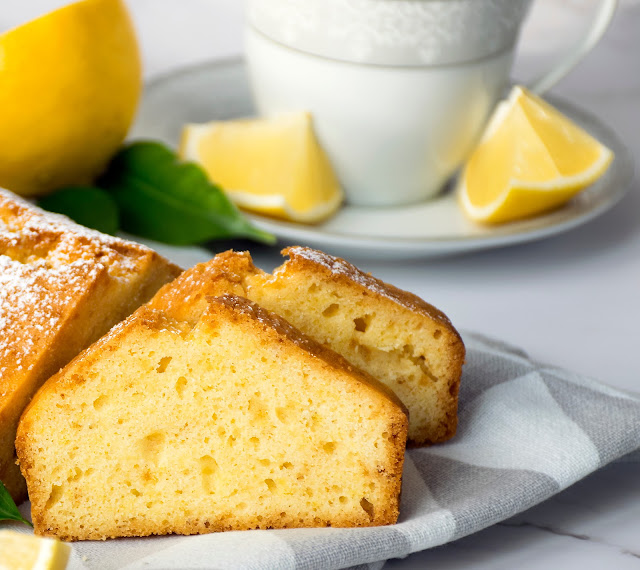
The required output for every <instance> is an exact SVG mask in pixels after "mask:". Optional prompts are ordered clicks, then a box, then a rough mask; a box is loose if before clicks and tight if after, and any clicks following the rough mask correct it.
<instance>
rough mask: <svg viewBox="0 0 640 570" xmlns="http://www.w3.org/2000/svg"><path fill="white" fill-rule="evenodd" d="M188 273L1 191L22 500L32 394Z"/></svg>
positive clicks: (1, 468) (7, 409)
mask: <svg viewBox="0 0 640 570" xmlns="http://www.w3.org/2000/svg"><path fill="white" fill-rule="evenodd" d="M180 271H181V270H180V268H178V267H176V266H175V265H173V264H171V263H169V262H168V261H167V260H165V259H163V258H162V257H160V256H159V255H158V254H156V253H155V252H153V251H151V250H150V249H149V248H147V247H144V246H141V245H138V244H134V243H131V242H128V241H124V240H121V239H117V238H113V237H110V236H106V235H103V234H100V233H98V232H94V231H91V230H88V229H86V228H83V227H82V226H79V225H77V224H74V223H73V222H71V221H70V220H69V219H68V218H65V217H63V216H58V215H55V214H51V213H47V212H44V211H42V210H40V209H38V208H36V207H34V206H32V205H30V204H29V203H27V202H26V201H24V200H22V199H20V198H18V197H17V196H15V195H13V194H11V193H10V192H7V191H5V190H0V480H1V481H2V482H3V483H4V484H5V486H6V487H7V489H9V492H10V493H11V495H12V496H13V498H14V500H16V501H17V502H20V501H21V500H22V499H24V498H26V487H25V484H24V479H23V478H22V476H21V475H20V471H19V469H18V467H17V466H16V456H15V449H14V440H15V434H16V427H17V425H18V419H19V418H20V414H21V413H22V411H23V410H24V408H25V406H26V405H27V403H28V402H29V399H30V398H31V397H32V396H33V394H34V393H35V391H36V390H37V389H38V388H39V387H40V385H41V384H42V383H43V382H44V381H45V380H46V379H47V378H48V377H49V376H51V375H52V374H54V373H55V372H57V371H58V370H59V369H60V368H61V367H62V366H64V365H65V364H66V363H67V362H68V361H69V360H71V358H73V357H74V356H75V355H76V354H78V353H79V352H80V351H81V350H82V349H84V348H85V347H86V346H88V345H89V344H90V343H91V342H93V341H94V340H96V339H98V338H99V337H100V336H102V335H103V334H104V333H105V332H107V331H108V330H109V329H110V328H111V326H113V325H114V324H115V323H117V322H118V321H120V320H122V319H123V318H125V317H126V316H127V315H129V314H130V313H132V312H133V311H134V310H135V309H136V308H137V307H138V306H140V305H141V304H142V303H144V302H146V301H147V300H149V298H151V297H152V296H153V294H154V293H155V292H156V291H157V290H158V288H159V287H160V286H161V285H163V284H164V283H166V282H167V281H170V280H171V279H173V278H174V277H175V276H176V275H178V274H179V273H180Z"/></svg>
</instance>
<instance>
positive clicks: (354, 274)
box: [274, 246, 451, 326]
mask: <svg viewBox="0 0 640 570" xmlns="http://www.w3.org/2000/svg"><path fill="white" fill-rule="evenodd" d="M282 253H283V254H284V255H288V256H289V257H290V258H291V259H292V260H294V259H295V258H296V257H298V258H303V259H306V260H308V261H310V262H312V263H315V264H316V265H319V266H321V267H324V268H325V269H327V270H328V271H329V272H330V273H331V274H332V275H336V276H342V277H345V278H346V279H348V280H349V281H351V282H352V283H355V284H357V285H359V286H360V287H362V288H364V289H367V290H368V291H370V292H371V293H374V294H376V295H380V296H381V297H384V298H387V299H389V300H391V301H393V302H394V303H397V304H399V305H401V306H402V307H406V308H408V309H410V310H412V311H418V312H420V313H423V314H426V315H428V316H429V317H431V318H433V319H436V320H438V321H440V322H442V323H444V324H446V325H448V326H451V322H450V321H449V319H448V317H447V316H446V315H445V314H444V313H442V312H441V311H439V310H438V309H436V308H435V307H433V306H432V305H429V303H427V302H426V301H423V300H422V299H420V298H419V297H417V296H416V295H413V294H412V293H409V292H407V291H402V290H401V289H398V288H396V287H394V286H393V285H389V284H387V283H384V282H383V281H381V280H380V279H376V278H375V277H373V276H371V275H370V274H368V273H364V272H363V271H361V270H360V269H358V268H357V267H356V266H355V265H352V264H351V263H349V262H348V261H345V260H344V259H341V258H339V257H334V256H333V255H329V254H328V253H324V252H322V251H318V250H316V249H311V248H309V247H303V246H292V247H289V248H287V249H285V250H284V251H283V252H282ZM282 270H286V263H285V264H284V265H283V266H282ZM278 271H279V270H276V271H275V272H274V275H276V274H277V273H278Z"/></svg>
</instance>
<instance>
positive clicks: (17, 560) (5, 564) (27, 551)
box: [0, 530, 71, 570]
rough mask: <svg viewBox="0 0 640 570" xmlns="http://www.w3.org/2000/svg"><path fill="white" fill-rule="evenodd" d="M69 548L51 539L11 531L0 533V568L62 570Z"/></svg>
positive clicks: (64, 566)
mask: <svg viewBox="0 0 640 570" xmlns="http://www.w3.org/2000/svg"><path fill="white" fill-rule="evenodd" d="M70 554H71V548H70V547H69V545H67V544H65V543H64V542H60V541H59V540H56V539H53V538H40V537H37V536H33V535H31V534H22V533H19V532H15V531H11V530H2V531H0V568H3V569H4V568H6V569H8V570H63V569H64V568H66V566H67V561H68V560H69V555H70Z"/></svg>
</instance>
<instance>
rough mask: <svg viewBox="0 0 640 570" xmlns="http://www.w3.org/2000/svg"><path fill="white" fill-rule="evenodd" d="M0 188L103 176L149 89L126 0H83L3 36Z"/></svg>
mask: <svg viewBox="0 0 640 570" xmlns="http://www.w3.org/2000/svg"><path fill="white" fill-rule="evenodd" d="M0 86H1V88H0V125H2V128H1V129H0V186H4V187H5V188H8V189H10V190H13V191H14V192H16V193H18V194H22V195H24V196H30V195H39V194H44V193H46V192H49V191H51V190H55V189H56V188H59V187H60V186H64V185H68V184H86V183H89V182H90V181H91V180H92V179H93V178H94V177H95V176H96V175H98V174H99V173H100V172H101V171H102V170H103V169H104V167H105V166H106V165H107V163H108V161H109V160H110V159H111V157H112V155H113V154H114V152H115V151H116V149H117V148H118V147H119V146H120V144H121V143H122V141H123V139H124V137H125V135H126V133H127V131H128V129H129V126H130V125H131V122H132V120H133V116H134V113H135V110H136V106H137V103H138V99H139V96H140V93H141V89H142V73H141V64H140V56H139V53H138V45H137V42H136V37H135V33H134V29H133V25H132V23H131V20H130V18H129V14H128V12H127V9H126V6H125V4H124V2H123V0H81V1H80V2H76V3H74V4H69V5H67V6H64V7H62V8H60V9H58V10H55V11H53V12H51V13H49V14H46V15H44V16H42V17H40V18H37V19H35V20H32V21H31V22H28V23H26V24H24V25H22V26H20V27H17V28H14V29H13V30H9V31H8V32H5V33H4V34H2V35H0Z"/></svg>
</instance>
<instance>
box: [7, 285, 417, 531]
mask: <svg viewBox="0 0 640 570" xmlns="http://www.w3.org/2000/svg"><path fill="white" fill-rule="evenodd" d="M204 303H205V304H206V308H205V309H204V311H203V312H202V313H201V314H200V316H199V318H198V319H197V320H175V319H172V318H170V317H169V316H168V315H167V314H165V313H163V312H160V311H157V310H154V309H152V308H150V307H148V306H143V307H141V308H140V309H138V311H136V312H135V313H134V314H133V315H132V316H131V317H129V318H128V319H127V320H126V321H124V322H123V323H121V324H119V325H116V326H115V327H114V328H113V329H112V330H111V331H110V332H109V333H108V334H107V335H106V336H105V337H103V338H102V339H101V340H99V341H98V342H97V343H95V344H94V345H92V346H91V347H89V348H88V349H87V350H86V351H85V352H83V353H82V354H80V355H79V356H78V357H77V358H75V359H74V360H73V361H72V362H71V363H70V364H69V365H68V366H67V367H66V368H64V369H63V370H62V371H60V373H58V374H57V375H56V376H54V377H53V378H51V379H50V380H49V381H48V382H47V383H46V384H45V386H44V387H43V388H42V389H41V390H40V391H39V392H38V394H37V395H36V397H35V398H34V399H33V400H32V402H31V404H30V405H29V407H28V408H27V410H26V411H25V413H24V415H23V417H22V420H21V422H20V426H19V429H18V437H17V439H16V446H17V450H18V457H19V461H20V467H21V469H22V472H23V474H24V476H25V478H26V480H27V485H28V488H29V496H30V498H31V505H32V507H31V509H32V510H31V513H32V519H33V522H34V526H35V532H36V533H37V534H39V535H48V536H57V537H58V538H62V539H65V540H82V539H104V538H108V537H119V536H144V535H151V534H166V533H178V534H196V533H206V532H213V531H222V530H241V529H256V528H262V529H266V528H287V527H288V528H290V527H308V526H371V525H383V524H390V523H393V522H395V521H396V519H397V516H398V500H399V493H400V485H401V473H402V464H403V458H404V447H405V440H406V432H407V417H406V412H405V410H404V408H403V407H402V405H401V404H400V402H399V400H398V399H397V398H396V397H395V396H394V395H393V394H392V393H391V392H390V391H389V390H388V389H386V388H385V387H384V386H382V385H380V384H379V383H378V382H376V381H375V380H374V379H373V378H371V377H369V376H368V375H366V374H365V373H363V372H360V371H359V370H357V369H355V368H353V367H352V366H351V365H350V364H348V363H347V362H346V361H345V360H344V359H342V358H341V357H340V356H338V355H337V354H335V353H334V352H332V351H330V350H329V349H327V348H325V347H323V346H321V345H319V344H318V343H316V342H315V341H313V340H311V339H309V338H307V337H305V336H304V335H302V333H300V332H299V331H298V330H297V329H295V328H294V327H292V326H291V325H290V324H289V323H287V322H286V321H285V320H284V319H282V318H281V317H279V316H277V315H275V314H273V313H270V312H268V311H266V310H264V309H262V308H260V307H258V306H257V305H255V304H253V303H251V302H250V301H248V300H246V299H244V298H241V297H237V296H233V295H224V296H221V297H210V298H208V299H205V300H204Z"/></svg>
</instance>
